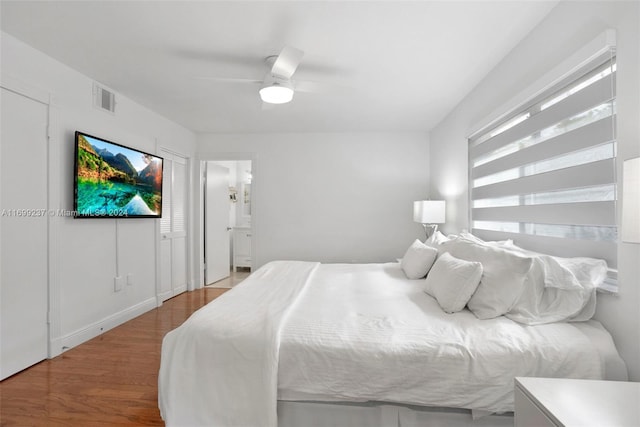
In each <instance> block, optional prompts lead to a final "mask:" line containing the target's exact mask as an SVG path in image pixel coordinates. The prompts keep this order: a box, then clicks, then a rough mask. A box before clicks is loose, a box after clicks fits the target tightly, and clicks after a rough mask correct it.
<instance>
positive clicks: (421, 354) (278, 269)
mask: <svg viewBox="0 0 640 427" xmlns="http://www.w3.org/2000/svg"><path fill="white" fill-rule="evenodd" d="M423 286H424V282H423V281H422V280H409V279H407V278H406V277H405V276H404V274H403V272H402V270H401V269H400V266H399V264H397V263H389V264H356V265H347V264H326V265H318V264H316V263H304V262H275V263H269V264H267V265H265V266H263V267H262V268H260V269H259V270H258V271H256V272H255V273H254V274H252V276H250V278H249V279H247V280H245V282H243V283H242V284H240V285H239V286H237V287H236V288H234V289H233V290H231V291H229V292H227V293H226V294H224V295H223V296H222V297H220V298H218V299H216V300H214V301H213V302H212V303H210V304H209V305H207V306H206V307H204V308H202V309H201V310H199V311H198V312H196V313H194V315H193V316H192V317H191V318H190V319H189V320H187V322H185V324H183V325H182V326H181V327H179V328H177V329H176V330H174V331H172V332H170V333H169V334H168V335H167V336H166V337H165V339H164V341H163V347H162V362H161V369H160V374H159V405H160V409H161V414H162V416H163V418H164V420H165V422H166V423H167V425H169V426H172V425H180V426H183V425H216V426H257V425H259V426H275V425H277V415H276V400H277V399H278V398H279V399H283V400H298V399H313V400H344V399H346V400H352V401H363V400H376V401H387V402H402V403H413V404H419V405H427V406H446V407H458V408H468V409H478V410H488V411H491V412H502V411H511V410H513V379H514V377H516V376H547V377H568V378H571V377H576V378H601V376H602V368H601V361H600V357H599V355H598V352H597V350H596V348H595V347H594V346H593V345H592V344H591V341H590V340H589V339H588V338H587V337H586V336H585V335H584V333H583V332H581V331H580V330H579V329H578V328H576V327H574V326H572V324H570V323H554V324H548V325H539V326H524V325H521V324H518V323H516V322H513V321H511V320H509V319H506V318H504V317H500V318H497V319H491V320H478V319H477V318H476V317H475V316H474V315H473V314H472V313H471V312H469V311H467V310H463V311H462V312H459V313H455V314H446V313H444V312H443V311H442V309H441V308H440V307H439V306H438V304H437V302H436V301H435V300H434V299H433V298H432V297H430V296H428V295H427V294H425V293H424V292H423V291H422V287H423Z"/></svg>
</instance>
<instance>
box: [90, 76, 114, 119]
mask: <svg viewBox="0 0 640 427" xmlns="http://www.w3.org/2000/svg"><path fill="white" fill-rule="evenodd" d="M93 106H94V107H96V108H99V109H100V110H105V111H108V112H110V113H114V112H115V110H116V95H115V94H114V93H113V92H111V91H110V90H107V89H105V88H104V87H102V86H100V85H99V84H97V83H94V84H93Z"/></svg>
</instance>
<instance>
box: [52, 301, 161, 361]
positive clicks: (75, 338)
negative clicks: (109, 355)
mask: <svg viewBox="0 0 640 427" xmlns="http://www.w3.org/2000/svg"><path fill="white" fill-rule="evenodd" d="M156 306H157V304H156V298H155V297H153V298H149V299H146V300H144V301H142V302H140V303H138V304H135V305H133V306H131V307H129V308H127V309H125V310H122V311H119V312H117V313H114V314H112V315H111V316H108V317H106V318H104V319H102V320H99V321H97V322H95V323H92V324H90V325H88V326H87V327H85V328H82V329H79V330H77V331H75V332H72V333H70V334H67V335H64V336H62V337H60V338H55V339H52V340H51V341H50V345H51V357H55V356H57V355H59V354H62V353H63V352H65V351H66V350H69V349H71V348H73V347H75V346H77V345H80V344H82V343H84V342H87V341H89V340H90V339H92V338H95V337H97V336H99V335H101V334H103V333H105V332H107V331H108V330H110V329H113V328H115V327H116V326H120V325H122V324H123V323H125V322H128V321H129V320H131V319H134V318H136V317H138V316H140V315H141V314H144V313H146V312H147V311H149V310H153V309H154V308H156Z"/></svg>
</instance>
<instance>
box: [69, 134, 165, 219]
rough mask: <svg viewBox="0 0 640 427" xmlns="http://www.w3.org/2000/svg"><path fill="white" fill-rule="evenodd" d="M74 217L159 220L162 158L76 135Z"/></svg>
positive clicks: (100, 139) (93, 137)
mask: <svg viewBox="0 0 640 427" xmlns="http://www.w3.org/2000/svg"><path fill="white" fill-rule="evenodd" d="M75 143H76V146H75V180H74V183H75V184H74V185H75V188H74V195H75V196H74V204H73V210H74V216H75V217H76V218H108V217H115V218H160V217H161V216H162V163H163V159H162V157H158V156H154V155H153V154H149V153H145V152H144V151H139V150H135V149H133V148H128V147H125V146H123V145H120V144H116V143H114V142H110V141H107V140H104V139H102V138H97V137H95V136H91V135H87V134H86V133H82V132H79V131H76V134H75Z"/></svg>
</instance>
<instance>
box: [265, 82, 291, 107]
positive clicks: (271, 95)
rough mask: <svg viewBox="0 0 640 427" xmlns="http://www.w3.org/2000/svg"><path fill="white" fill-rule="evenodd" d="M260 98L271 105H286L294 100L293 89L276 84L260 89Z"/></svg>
mask: <svg viewBox="0 0 640 427" xmlns="http://www.w3.org/2000/svg"><path fill="white" fill-rule="evenodd" d="M260 98H261V99H262V101H263V102H266V103H269V104H286V103H287V102H290V101H291V100H292V99H293V89H292V88H290V87H287V86H283V85H281V84H279V83H277V82H275V83H273V84H271V85H269V86H265V87H263V88H262V89H260Z"/></svg>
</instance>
